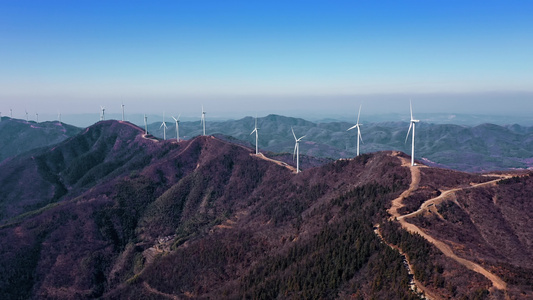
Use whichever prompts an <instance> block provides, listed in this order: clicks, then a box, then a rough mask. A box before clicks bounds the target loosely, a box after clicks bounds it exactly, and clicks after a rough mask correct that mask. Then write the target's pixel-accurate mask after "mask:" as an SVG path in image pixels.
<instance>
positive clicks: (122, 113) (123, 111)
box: [122, 102, 124, 122]
mask: <svg viewBox="0 0 533 300" xmlns="http://www.w3.org/2000/svg"><path fill="white" fill-rule="evenodd" d="M122 122H124V102H122Z"/></svg>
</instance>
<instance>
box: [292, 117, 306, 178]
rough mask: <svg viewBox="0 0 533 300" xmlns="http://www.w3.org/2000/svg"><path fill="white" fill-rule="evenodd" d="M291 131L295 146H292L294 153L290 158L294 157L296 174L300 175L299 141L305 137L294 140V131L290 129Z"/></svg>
mask: <svg viewBox="0 0 533 300" xmlns="http://www.w3.org/2000/svg"><path fill="white" fill-rule="evenodd" d="M291 130H292V135H293V136H294V141H295V142H296V144H295V145H294V153H293V154H292V156H293V159H294V156H295V155H296V174H298V173H300V140H301V139H303V138H304V137H305V135H304V136H302V137H300V138H296V134H294V129H292V127H291Z"/></svg>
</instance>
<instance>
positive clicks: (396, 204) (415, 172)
mask: <svg viewBox="0 0 533 300" xmlns="http://www.w3.org/2000/svg"><path fill="white" fill-rule="evenodd" d="M398 158H399V159H400V160H401V162H402V166H406V167H409V168H410V170H411V184H410V185H409V189H407V190H406V191H404V192H403V193H402V194H401V195H400V196H399V197H398V198H396V199H394V200H392V206H391V208H390V209H389V210H388V212H389V214H390V215H391V216H392V218H396V220H397V221H398V222H399V223H400V225H401V226H402V227H403V228H404V229H406V230H407V231H409V232H413V233H418V234H419V235H421V236H422V237H423V238H425V239H426V240H427V241H428V242H430V243H432V244H433V245H435V247H437V248H438V249H439V250H440V251H441V252H442V253H443V254H444V255H446V256H447V257H449V258H451V259H453V260H455V261H456V262H458V263H460V264H462V265H463V266H465V267H467V268H468V269H470V270H472V271H474V272H477V273H479V274H481V275H483V276H485V277H486V278H487V279H488V280H490V281H491V282H492V285H493V286H494V287H495V288H497V289H500V290H505V289H506V288H507V284H506V283H505V282H504V281H503V280H502V279H501V278H499V277H498V276H496V275H494V274H492V273H490V272H489V271H487V270H486V269H485V268H483V267H482V266H480V265H479V264H477V263H475V262H472V261H469V260H467V259H464V258H461V257H458V256H457V255H456V254H455V253H453V250H452V249H451V247H450V246H448V245H447V244H445V243H444V242H441V241H439V240H437V239H436V238H434V237H432V236H430V235H429V234H427V233H426V232H424V231H423V230H422V229H420V228H419V227H417V226H416V225H414V224H411V223H408V222H407V219H408V218H410V217H413V216H416V215H418V214H420V213H422V212H424V211H426V210H427V209H428V206H429V205H430V204H432V203H433V204H438V203H441V202H443V201H444V200H447V197H448V196H450V195H452V194H453V193H455V192H457V191H459V190H463V189H472V188H476V187H481V186H485V185H491V184H496V182H498V181H500V180H501V179H497V180H492V181H488V182H484V183H479V184H475V185H472V186H469V187H466V188H455V189H451V190H448V191H445V192H443V193H442V194H441V195H440V196H438V197H435V198H433V199H429V200H427V201H426V202H424V203H423V204H422V205H421V206H420V208H419V209H418V210H417V211H415V212H413V213H410V214H408V215H404V216H402V215H400V214H399V213H398V209H400V208H401V207H403V206H404V205H403V199H405V198H406V197H408V196H409V195H410V194H411V193H412V192H413V191H415V190H416V189H418V185H419V183H420V169H419V168H420V166H410V163H409V161H408V160H407V158H404V157H400V156H398ZM502 177H504V176H502ZM433 206H434V205H433Z"/></svg>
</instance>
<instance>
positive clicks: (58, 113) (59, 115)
mask: <svg viewBox="0 0 533 300" xmlns="http://www.w3.org/2000/svg"><path fill="white" fill-rule="evenodd" d="M57 119H58V120H59V123H61V112H57Z"/></svg>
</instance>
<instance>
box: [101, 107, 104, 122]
mask: <svg viewBox="0 0 533 300" xmlns="http://www.w3.org/2000/svg"><path fill="white" fill-rule="evenodd" d="M100 109H101V110H102V114H101V115H100V121H104V120H105V107H104V106H100Z"/></svg>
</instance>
